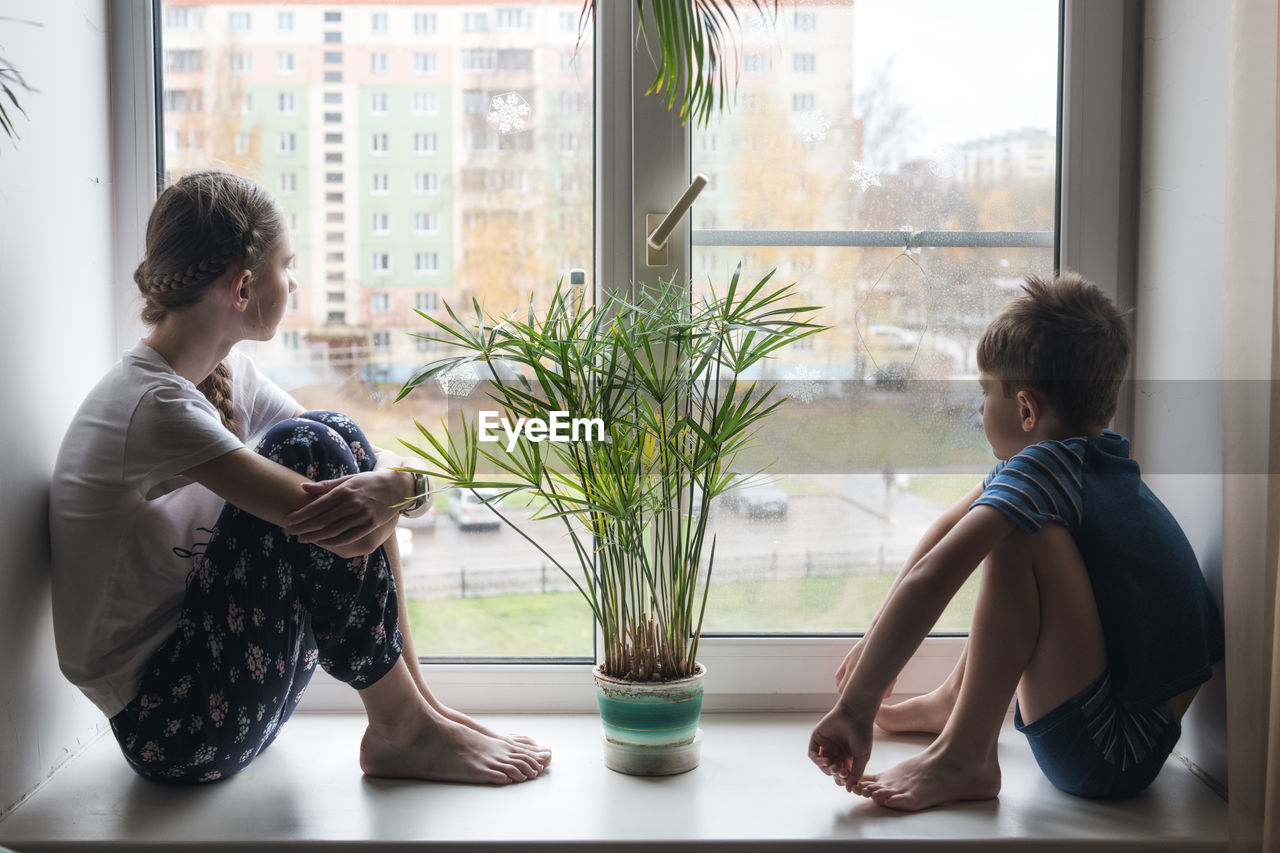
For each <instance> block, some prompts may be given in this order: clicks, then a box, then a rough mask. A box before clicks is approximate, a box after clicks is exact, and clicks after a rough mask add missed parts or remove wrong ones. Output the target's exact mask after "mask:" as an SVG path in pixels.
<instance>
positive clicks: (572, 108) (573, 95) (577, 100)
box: [556, 91, 587, 115]
mask: <svg viewBox="0 0 1280 853" xmlns="http://www.w3.org/2000/svg"><path fill="white" fill-rule="evenodd" d="M586 105H587V98H586V95H584V94H583V93H582V92H573V91H565V92H561V93H560V96H559V97H558V98H556V112H558V113H559V114H560V115H573V114H575V113H580V112H582V111H583V110H584V109H586Z"/></svg>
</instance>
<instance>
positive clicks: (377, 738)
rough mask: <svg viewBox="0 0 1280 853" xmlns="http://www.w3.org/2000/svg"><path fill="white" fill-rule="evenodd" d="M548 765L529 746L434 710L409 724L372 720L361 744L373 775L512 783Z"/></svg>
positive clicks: (364, 764)
mask: <svg viewBox="0 0 1280 853" xmlns="http://www.w3.org/2000/svg"><path fill="white" fill-rule="evenodd" d="M544 766H545V764H543V763H542V762H540V761H539V759H538V758H537V757H536V754H535V752H534V750H532V749H530V748H529V747H526V746H524V745H522V744H513V743H511V742H509V741H507V740H504V739H501V738H493V737H490V736H488V735H486V734H482V733H481V732H478V731H476V730H475V729H473V728H471V727H469V726H465V725H462V724H460V723H457V722H455V721H453V720H450V719H446V718H444V717H441V716H439V715H438V714H434V713H430V712H428V713H424V714H423V715H421V717H419V718H416V719H415V721H414V722H413V723H411V724H408V725H397V726H389V725H380V724H375V723H370V724H369V727H368V728H367V729H366V730H365V733H364V739H363V740H361V742H360V769H361V770H363V771H364V772H365V773H366V774H368V775H369V776H382V777H386V778H392V779H427V780H430V781H435V782H472V783H481V784H483V783H489V784H493V785H506V784H509V783H511V782H525V781H528V780H529V779H533V778H535V777H536V776H537V775H538V774H539V773H540V772H541V771H542V768H543V767H544Z"/></svg>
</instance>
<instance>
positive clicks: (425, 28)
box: [413, 12, 436, 35]
mask: <svg viewBox="0 0 1280 853" xmlns="http://www.w3.org/2000/svg"><path fill="white" fill-rule="evenodd" d="M435 31H436V13H435V12H414V13H413V32H414V33H415V34H416V35H434V34H435Z"/></svg>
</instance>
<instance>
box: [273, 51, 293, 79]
mask: <svg viewBox="0 0 1280 853" xmlns="http://www.w3.org/2000/svg"><path fill="white" fill-rule="evenodd" d="M276 73H277V74H296V73H298V57H297V54H295V53H293V52H292V51H288V50H282V51H280V52H279V53H277V54H276Z"/></svg>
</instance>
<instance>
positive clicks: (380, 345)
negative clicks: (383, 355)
mask: <svg viewBox="0 0 1280 853" xmlns="http://www.w3.org/2000/svg"><path fill="white" fill-rule="evenodd" d="M373 348H374V349H375V350H389V349H391V333H390V332H374V333H373Z"/></svg>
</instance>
